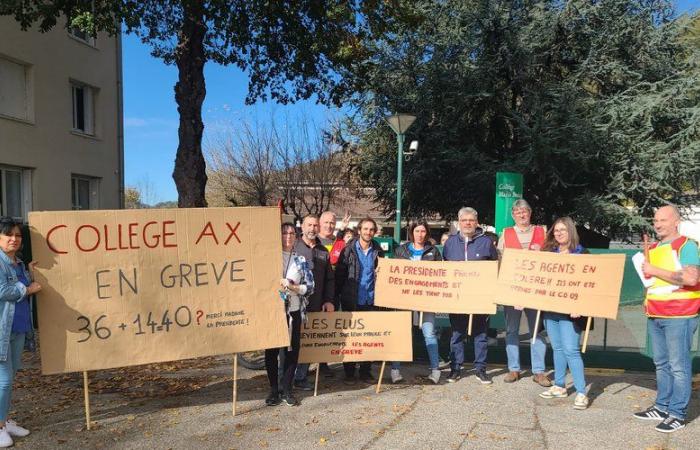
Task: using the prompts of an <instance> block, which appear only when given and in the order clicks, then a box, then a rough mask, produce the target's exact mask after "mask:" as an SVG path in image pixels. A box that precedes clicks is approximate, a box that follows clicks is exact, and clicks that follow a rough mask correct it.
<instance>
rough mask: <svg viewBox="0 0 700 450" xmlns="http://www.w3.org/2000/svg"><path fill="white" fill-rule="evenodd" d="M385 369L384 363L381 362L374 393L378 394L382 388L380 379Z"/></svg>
mask: <svg viewBox="0 0 700 450" xmlns="http://www.w3.org/2000/svg"><path fill="white" fill-rule="evenodd" d="M385 367H386V361H382V368H381V369H380V370H379V379H377V390H376V392H375V393H377V394H379V390H380V389H381V388H382V378H383V377H384V368H385Z"/></svg>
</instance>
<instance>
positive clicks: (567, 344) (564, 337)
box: [544, 313, 586, 395]
mask: <svg viewBox="0 0 700 450" xmlns="http://www.w3.org/2000/svg"><path fill="white" fill-rule="evenodd" d="M544 325H545V327H546V328H547V335H548V336H549V340H550V341H551V342H552V351H553V353H554V384H556V385H557V386H559V387H563V388H565V387H566V366H569V370H570V371H571V376H572V377H573V379H574V388H576V393H578V394H584V395H585V394H586V378H585V376H584V374H583V359H581V350H580V346H579V341H580V338H581V330H580V329H577V328H576V325H575V324H574V322H573V321H572V320H571V319H569V318H567V316H566V315H564V314H551V313H547V314H545V319H544Z"/></svg>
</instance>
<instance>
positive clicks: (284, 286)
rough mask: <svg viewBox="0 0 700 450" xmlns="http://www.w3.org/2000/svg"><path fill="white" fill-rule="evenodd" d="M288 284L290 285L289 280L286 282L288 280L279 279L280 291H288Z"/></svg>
mask: <svg viewBox="0 0 700 450" xmlns="http://www.w3.org/2000/svg"><path fill="white" fill-rule="evenodd" d="M290 284H291V283H289V280H288V279H286V278H282V279H280V287H281V288H282V289H289V285H290Z"/></svg>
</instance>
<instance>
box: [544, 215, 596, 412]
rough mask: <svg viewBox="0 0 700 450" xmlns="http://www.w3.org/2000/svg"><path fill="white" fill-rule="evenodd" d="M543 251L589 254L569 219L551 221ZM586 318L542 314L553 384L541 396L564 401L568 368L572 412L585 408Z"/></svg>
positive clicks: (566, 392)
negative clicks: (583, 355) (583, 344)
mask: <svg viewBox="0 0 700 450" xmlns="http://www.w3.org/2000/svg"><path fill="white" fill-rule="evenodd" d="M543 251H549V252H555V253H573V254H580V253H588V251H587V250H586V249H584V248H583V246H581V244H579V238H578V232H577V231H576V225H574V221H573V220H572V219H571V218H570V217H560V218H559V219H557V220H555V221H554V224H553V225H552V228H550V229H549V232H548V233H547V238H546V239H545V241H544V247H543ZM586 319H587V318H586V317H581V316H579V315H577V314H560V313H555V312H545V313H544V326H545V328H546V329H547V335H548V336H549V340H550V342H551V343H552V352H553V353H554V385H552V387H550V388H549V389H547V390H546V391H544V392H542V393H541V394H540V397H542V398H565V397H567V396H568V395H569V393H568V391H567V389H566V368H567V366H568V367H569V370H570V371H571V376H572V377H573V379H574V389H575V390H576V397H575V398H574V409H586V408H588V396H587V395H586V379H585V377H584V373H583V359H582V358H581V346H580V344H579V342H580V339H581V329H582V328H584V327H585V323H586Z"/></svg>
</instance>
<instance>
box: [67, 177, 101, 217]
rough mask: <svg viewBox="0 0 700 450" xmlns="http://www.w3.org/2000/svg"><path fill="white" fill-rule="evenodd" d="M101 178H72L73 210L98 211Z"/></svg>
mask: <svg viewBox="0 0 700 450" xmlns="http://www.w3.org/2000/svg"><path fill="white" fill-rule="evenodd" d="M99 182H100V180H99V178H93V177H84V176H80V175H73V176H72V177H71V198H72V204H73V209H75V210H83V209H85V210H87V209H97V208H98V199H99V187H100V186H99Z"/></svg>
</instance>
